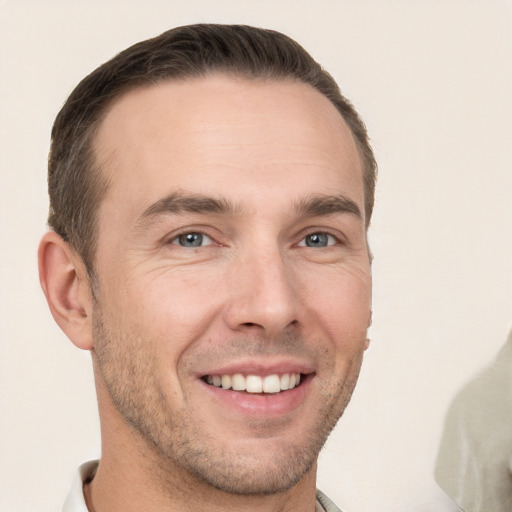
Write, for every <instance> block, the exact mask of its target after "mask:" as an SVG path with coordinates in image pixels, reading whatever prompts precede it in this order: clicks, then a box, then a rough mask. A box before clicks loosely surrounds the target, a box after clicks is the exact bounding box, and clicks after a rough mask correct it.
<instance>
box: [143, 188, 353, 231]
mask: <svg viewBox="0 0 512 512" xmlns="http://www.w3.org/2000/svg"><path fill="white" fill-rule="evenodd" d="M295 210H296V212H297V214H298V215H302V216H319V215H332V214H336V213H349V214H351V215H354V216H356V217H357V218H359V219H362V214H361V210H360V208H359V206H358V205H357V204H356V203H355V202H354V201H353V200H352V199H349V198H348V197H345V196H344V195H341V194H340V195H313V196H310V197H307V198H305V199H302V200H300V201H298V202H297V203H296V204H295ZM243 211H244V208H243V205H242V204H234V203H232V202H231V201H229V200H228V199H225V198H214V197H209V196H205V195H202V194H187V193H184V192H174V193H172V194H169V195H168V196H166V197H163V198H162V199H159V200H158V201H156V202H155V203H153V204H152V205H151V206H149V207H148V208H146V210H144V212H143V213H142V214H141V215H140V217H139V219H138V221H137V225H139V226H144V225H145V224H146V222H147V221H151V220H154V219H155V218H158V217H160V216H163V215H173V214H174V215H179V214H182V213H197V214H207V213H213V214H216V215H239V214H241V213H243Z"/></svg>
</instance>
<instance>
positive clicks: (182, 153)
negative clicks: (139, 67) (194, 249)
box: [95, 75, 363, 209]
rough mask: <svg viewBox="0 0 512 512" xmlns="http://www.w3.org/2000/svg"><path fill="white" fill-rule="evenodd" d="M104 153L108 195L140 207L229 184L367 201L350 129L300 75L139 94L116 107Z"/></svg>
mask: <svg viewBox="0 0 512 512" xmlns="http://www.w3.org/2000/svg"><path fill="white" fill-rule="evenodd" d="M95 151H96V155H97V157H98V160H99V163H100V168H101V169H102V171H103V172H106V173H107V177H108V181H109V183H110V187H109V191H108V193H107V196H106V198H105V201H108V200H114V201H119V200H122V201H123V202H124V203H125V204H126V202H127V201H128V202H129V203H130V204H132V205H133V208H134V209H137V208H138V209H141V208H144V207H145V206H147V204H148V203H151V202H152V201H155V200H157V199H158V196H159V195H162V194H167V193H172V192H173V191H174V190H182V189H183V190H189V189H192V191H194V192H198V193H204V194H209V195H212V194H213V195H215V194H216V193H217V192H218V190H217V189H220V188H222V189H223V190H224V192H225V194H227V195H231V196H234V197H236V196H239V197H240V198H242V199H243V198H244V196H245V195H247V196H248V197H250V196H251V195H252V194H253V192H254V187H261V188H262V189H264V188H265V187H267V188H268V187H269V186H271V185H276V186H278V185H279V184H282V185H287V184H291V183H293V184H297V182H301V183H303V184H304V186H306V187H307V186H312V187H315V188H316V189H318V190H316V192H319V193H333V192H337V191H333V190H331V189H332V188H333V186H336V187H339V188H342V189H343V188H347V187H348V188H352V189H353V191H354V193H355V194H356V195H358V196H361V197H354V198H353V199H354V200H358V199H361V201H362V195H363V191H362V173H361V166H360V161H359V154H358V151H357V148H356V145H355V143H354V139H353V137H352V134H351V132H350V130H349V128H348V126H347V125H346V123H345V122H344V120H343V118H342V117H341V115H340V114H339V113H338V111H337V110H336V108H335V107H334V106H333V105H332V104H331V102H330V101H329V100H328V99H327V98H326V97H324V96H323V95H322V94H320V93H319V92H318V91H316V90H315V89H314V88H312V87H311V86H309V85H307V84H303V83H299V82H294V81H279V82H277V81H264V80H246V79H240V78H233V77H228V76H224V75H215V76H210V77H206V78H200V79H193V80H185V81H166V82H162V83H159V84H156V85H152V86H149V87H144V88H139V89H135V90H132V91H130V92H128V93H126V94H124V95H123V96H121V97H120V98H119V99H118V100H117V101H115V102H114V104H113V105H112V106H111V108H110V109H109V111H108V113H107V114H106V116H105V118H104V120H103V122H102V124H101V126H100V128H99V130H98V133H97V135H96V139H95ZM334 181H337V184H336V185H334ZM322 188H325V189H326V190H322ZM173 189H174V190H173ZM269 193H270V191H269Z"/></svg>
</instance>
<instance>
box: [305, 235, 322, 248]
mask: <svg viewBox="0 0 512 512" xmlns="http://www.w3.org/2000/svg"><path fill="white" fill-rule="evenodd" d="M306 245H308V246H309V247H318V246H322V247H324V246H326V245H327V235H324V234H318V233H315V234H312V235H309V237H308V238H307V240H306Z"/></svg>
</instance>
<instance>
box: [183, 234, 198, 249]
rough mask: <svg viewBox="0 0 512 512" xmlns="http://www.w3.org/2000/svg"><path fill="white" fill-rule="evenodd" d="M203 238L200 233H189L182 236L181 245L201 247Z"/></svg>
mask: <svg viewBox="0 0 512 512" xmlns="http://www.w3.org/2000/svg"><path fill="white" fill-rule="evenodd" d="M202 241H203V237H202V236H201V235H200V234H199V233H187V234H186V235H181V236H180V244H181V245H184V246H188V247H199V246H200V245H201V243H202Z"/></svg>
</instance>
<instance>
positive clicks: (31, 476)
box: [0, 0, 512, 512]
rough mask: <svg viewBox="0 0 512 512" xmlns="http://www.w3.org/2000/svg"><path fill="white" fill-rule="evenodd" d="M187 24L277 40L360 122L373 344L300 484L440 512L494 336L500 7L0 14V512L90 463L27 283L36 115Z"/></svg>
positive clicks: (503, 321)
mask: <svg viewBox="0 0 512 512" xmlns="http://www.w3.org/2000/svg"><path fill="white" fill-rule="evenodd" d="M199 21H209V22H241V23H248V24H255V25H260V26H265V27H269V28H276V29H278V30H281V31H283V32H285V33H287V34H289V35H291V36H292V37H294V38H296V39H297V40H298V41H300V42H301V43H302V44H303V45H304V46H305V47H306V48H307V49H308V50H309V51H310V52H311V53H312V54H313V55H314V56H315V57H316V58H317V59H318V60H319V61H320V62H322V63H323V64H324V66H325V67H326V68H327V69H328V70H329V71H330V72H331V73H332V74H333V75H334V76H335V78H336V79H337V80H338V82H339V83H340V85H341V87H342V89H343V91H344V92H345V93H346V95H347V96H348V97H349V98H351V99H352V101H353V102H354V103H355V105H356V107H357V108H358V109H359V110H360V112H361V113H362V115H363V117H364V119H365V121H366V123H367V125H368V129H369V132H370V134H371V136H372V139H373V144H374V147H375V151H376V154H377V158H378V161H379V164H380V182H379V189H378V195H377V207H376V211H375V219H374V222H373V228H372V231H371V235H370V240H371V244H372V247H373V251H374V253H375V263H374V279H375V293H374V325H373V327H372V330H371V337H372V346H371V348H370V350H369V352H368V353H367V357H366V361H365V365H364V369H363V372H362V375H361V379H360V384H359V386H358V388H357V390H356V393H355V395H354V398H353V401H352V403H351V405H350V406H349V408H348V410H347V412H346V414H345V417H344V418H343V419H342V421H341V423H340V425H339V426H338V428H337V430H336V432H335V433H334V434H333V436H332V437H331V439H330V441H329V443H328V445H327V447H326V449H325V450H324V452H323V454H322V455H321V466H320V473H319V487H320V488H322V489H323V490H324V491H325V492H326V493H327V494H328V495H330V496H331V497H332V498H333V499H334V500H335V501H337V502H338V504H339V505H341V506H343V507H345V508H346V509H347V510H348V511H353V512H356V511H357V512H373V511H377V510H393V511H394V512H402V511H403V512H405V511H407V512H409V511H423V510H425V511H427V510H435V511H436V512H439V511H441V510H444V508H443V505H442V504H441V502H442V494H441V493H440V492H439V491H436V490H435V484H434V481H433V476H432V474H433V466H434V461H435V457H436V452H437V448H438V443H439V439H440V434H441V430H442V425H443V420H444V415H445V412H446V409H447V408H448V405H449V403H450V401H451V399H452V398H453V396H454V395H455V393H456V391H457V390H458V389H459V388H460V387H461V386H462V385H463V384H464V383H465V382H466V381H468V380H469V379H470V378H471V377H472V376H473V375H474V374H475V372H477V371H478V370H479V369H480V368H481V367H482V366H484V365H485V364H486V363H487V362H489V361H490V360H491V359H492V358H493V357H494V355H495V354H496V352H497V351H498V349H499V348H500V346H501V345H502V344H503V343H504V341H505V339H506V337H507V334H508V331H509V330H510V328H511V326H512V322H511V320H512V314H511V313H512V273H511V271H510V269H511V261H512V242H511V240H512V237H511V233H512V200H511V199H512V154H511V147H512V143H511V141H512V96H511V91H512V70H511V63H512V2H511V1H510V0H479V1H476V0H443V1H441V0H431V1H428V2H427V1H423V2H420V1H418V2H412V1H410V0H401V1H399V0H386V1H380V0H358V1H355V0H353V1H349V0H339V1H335V0H330V1H329V0H316V1H312V0H311V1H305V0H293V1H285V0H282V1H279V0H277V1H270V0H260V1H241V0H238V1H236V0H233V1H231V0H224V1H222V0H221V1H215V2H213V1H208V0H188V1H186V2H185V1H181V0H180V1H177V0H176V1H173V0H166V1H164V0H145V1H142V0H140V1H135V0H131V1H130V0H123V1H99V0H97V1H91V0H89V1H85V0H74V1H52V0H46V1H37V0H32V1H29V0H3V1H0V52H1V54H0V66H1V68H0V169H1V172H0V223H1V234H0V236H1V251H0V279H1V285H0V286H1V287H0V294H1V295H0V339H1V349H0V511H1V512H12V511H18V512H29V511H34V510H38V511H42V512H50V511H51V510H54V511H55V510H60V508H59V507H60V506H61V503H62V501H63V497H64V495H65V493H66V492H67V488H68V486H69V484H70V482H71V479H72V476H73V471H74V468H75V467H76V466H77V465H78V464H79V463H81V462H82V461H84V460H87V459H89V458H94V457H97V456H98V454H99V437H98V421H97V413H96V406H95V395H94V390H93V383H92V376H91V366H90V362H89V357H88V354H86V353H81V352H80V351H79V350H78V349H76V348H75V347H74V346H72V345H71V343H70V342H69V341H68V340H67V339H65V337H64V336H63V334H62V333H61V332H60V331H59V330H58V328H57V326H56V325H55V324H54V323H53V320H52V319H51V317H50V314H49V312H48V310H47V307H46V304H45V301H44V298H43V295H42V293H41V292H40V290H39V285H38V280H37V273H36V256H35V254H36V247H37V243H38V239H39V237H40V236H41V234H42V233H43V232H44V230H45V216H46V210H47V196H46V183H45V180H46V177H45V161H46V155H47V150H48V143H49V134H50V127H51V123H52V121H53V118H54V117H55V115H56V113H57V111H58V109H59V107H60V106H61V104H62V103H63V101H64V99H65V98H66V96H67V95H68V94H69V92H70V91H71V89H72V88H73V87H74V85H75V84H76V83H77V82H78V80H79V79H81V78H82V77H83V76H84V75H85V74H86V73H88V72H89V71H91V70H92V69H93V68H94V67H96V66H97V65H98V64H100V63H101V62H103V61H104V60H106V59H108V58H110V57H111V56H112V55H113V54H114V53H115V52H117V51H120V50H121V49H123V48H125V47H126V46H128V45H129V44H132V43H134V42H136V41H138V40H140V39H143V38H147V37H149V36H153V35H156V34H158V33H160V32H162V31H164V30H165V29H167V28H170V27H173V26H176V25H181V24H187V23H192V22H199ZM447 510H448V509H447Z"/></svg>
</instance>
